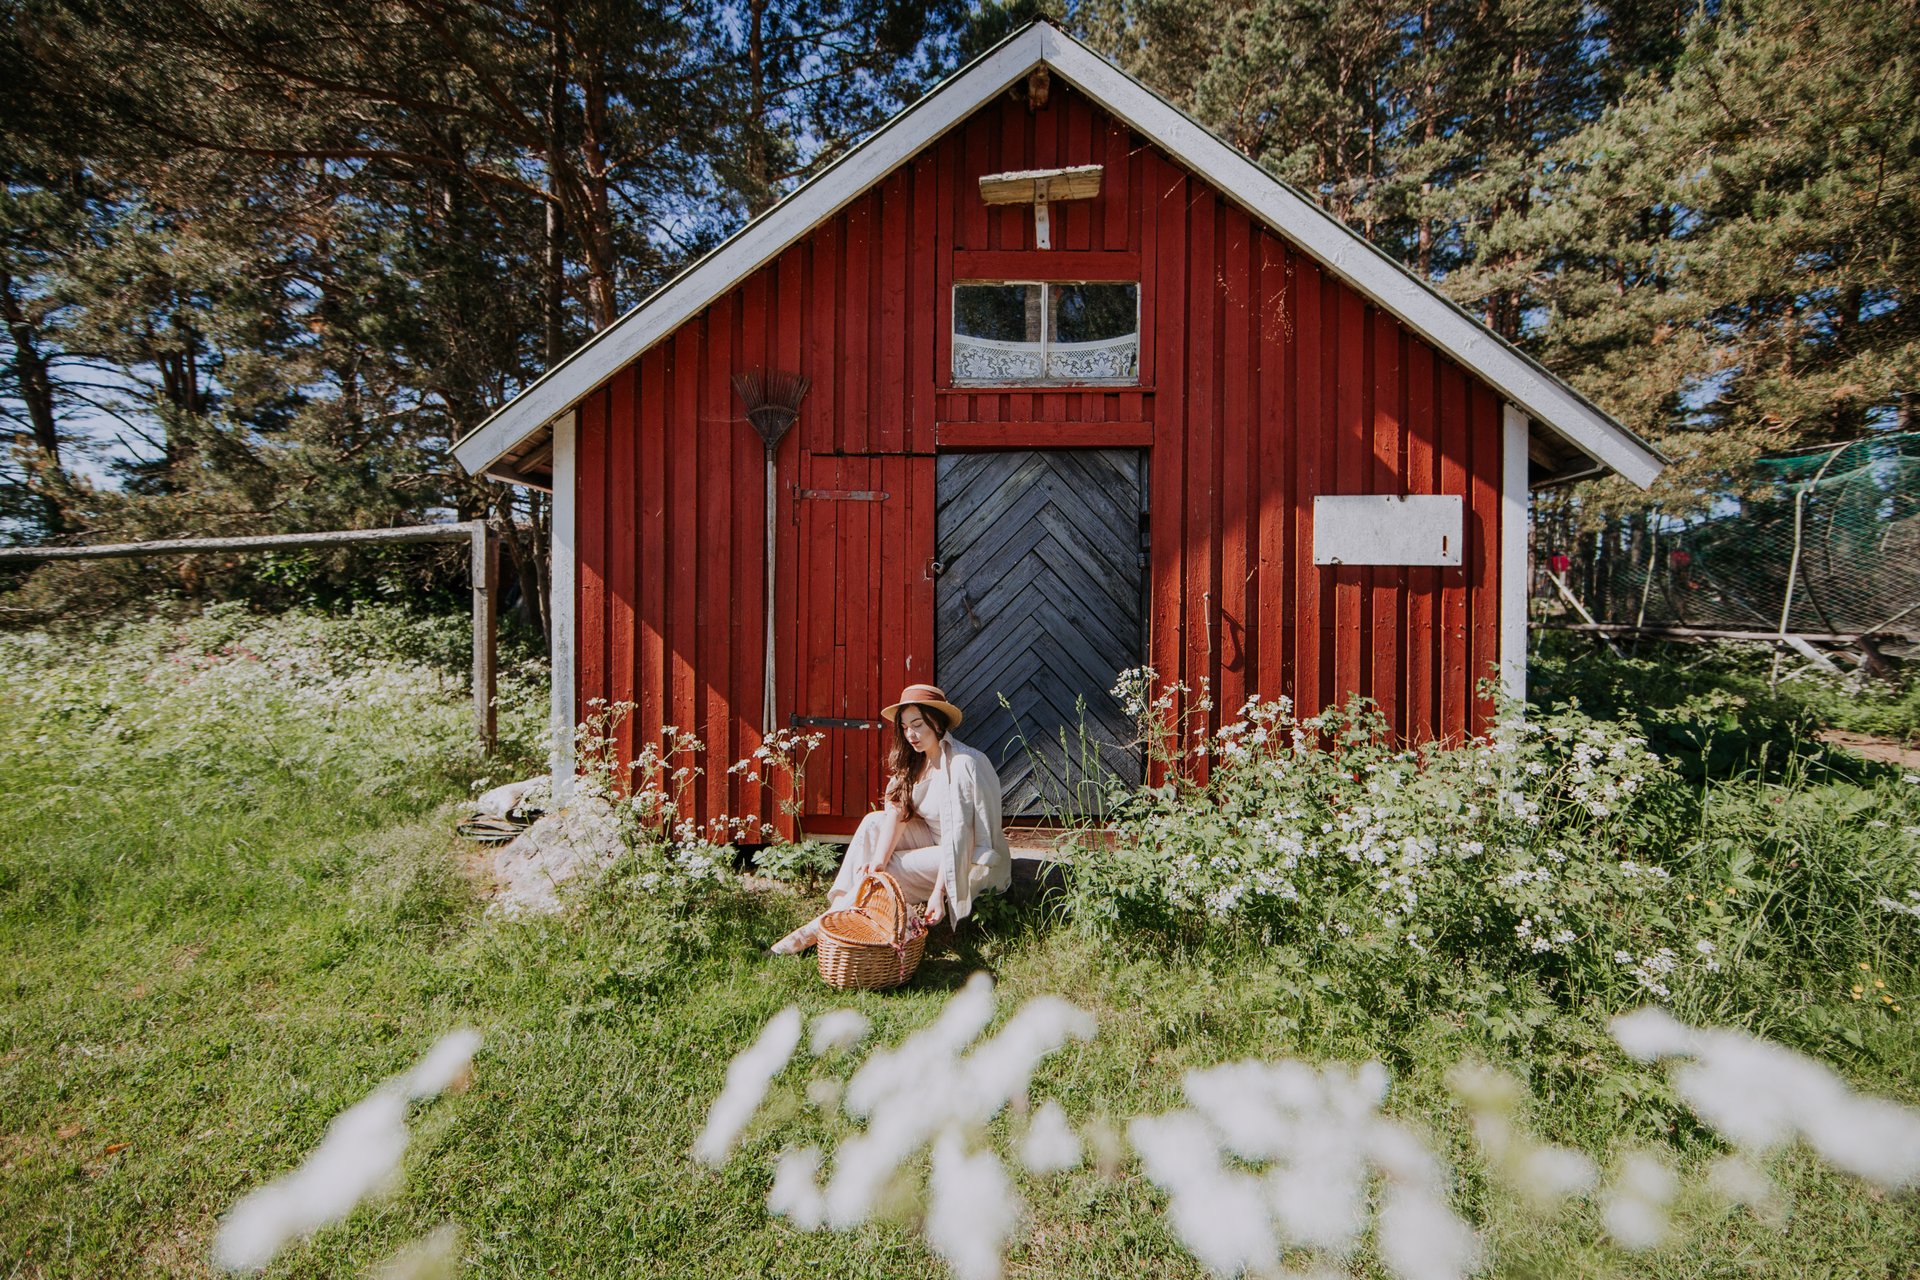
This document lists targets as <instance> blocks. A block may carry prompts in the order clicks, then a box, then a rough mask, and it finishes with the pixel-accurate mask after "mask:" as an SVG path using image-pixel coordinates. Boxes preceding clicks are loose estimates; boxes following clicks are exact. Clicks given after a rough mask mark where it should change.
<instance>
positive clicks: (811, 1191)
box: [767, 1147, 827, 1231]
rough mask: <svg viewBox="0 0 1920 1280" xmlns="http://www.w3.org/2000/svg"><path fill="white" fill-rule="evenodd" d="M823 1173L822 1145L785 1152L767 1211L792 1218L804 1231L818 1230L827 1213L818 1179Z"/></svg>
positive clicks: (775, 1170) (775, 1175) (775, 1176)
mask: <svg viewBox="0 0 1920 1280" xmlns="http://www.w3.org/2000/svg"><path fill="white" fill-rule="evenodd" d="M819 1172H820V1148H818V1147H801V1148H799V1149H798V1150H794V1149H789V1150H786V1151H782V1152H781V1153H780V1161H779V1163H778V1164H776V1165H775V1166H774V1169H773V1186H772V1188H771V1189H770V1190H769V1191H768V1192H767V1212H768V1213H771V1214H773V1215H774V1216H776V1217H781V1218H787V1219H789V1220H791V1221H792V1223H793V1225H794V1226H796V1227H798V1228H800V1229H801V1230H802V1231H816V1230H818V1229H819V1227H820V1224H821V1222H822V1221H823V1220H824V1219H825V1218H826V1215H827V1206H826V1201H825V1200H824V1199H823V1198H822V1197H821V1195H820V1184H819V1182H818V1180H817V1175H818V1174H819Z"/></svg>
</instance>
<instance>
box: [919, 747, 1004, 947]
mask: <svg viewBox="0 0 1920 1280" xmlns="http://www.w3.org/2000/svg"><path fill="white" fill-rule="evenodd" d="M940 765H941V767H940V774H941V782H942V783H943V784H944V785H937V786H934V787H929V788H928V799H929V800H930V801H932V802H933V803H937V804H938V805H939V806H940V824H939V825H940V855H941V857H940V865H941V868H942V871H943V875H942V880H943V881H944V883H945V884H946V887H947V907H948V911H949V912H950V913H951V914H950V918H951V919H953V920H955V921H960V920H964V919H966V918H967V916H968V915H969V914H971V913H972V911H973V896H974V894H975V893H1004V892H1005V891H1006V888H1007V886H1008V885H1010V884H1012V883H1013V850H1012V848H1011V847H1009V846H1008V844H1007V833H1006V831H1005V829H1004V828H1002V826H1001V825H1000V775H999V774H998V773H997V772H995V771H994V767H993V761H992V760H991V759H989V758H988V757H987V753H986V752H984V751H977V750H975V749H974V748H972V747H970V746H968V745H967V744H966V743H964V742H961V741H959V740H958V739H956V738H955V737H954V736H953V735H952V734H948V735H947V736H946V737H944V738H942V739H941V740H940ZM963 873H964V874H963Z"/></svg>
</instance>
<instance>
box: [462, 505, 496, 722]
mask: <svg viewBox="0 0 1920 1280" xmlns="http://www.w3.org/2000/svg"><path fill="white" fill-rule="evenodd" d="M468 525H469V526H470V527H471V529H472V530H473V533H472V555H471V565H470V567H469V577H470V578H471V580H472V584H473V720H474V729H475V731H476V732H477V733H478V734H479V737H480V749H481V750H482V751H484V752H486V753H487V754H488V755H491V754H493V750H494V748H495V747H496V746H498V745H499V737H500V734H499V716H498V713H497V712H496V711H495V709H494V705H493V704H494V697H495V695H496V693H497V692H498V683H497V680H496V678H495V673H494V667H495V660H496V659H497V658H498V656H499V645H498V631H497V628H496V626H495V623H496V621H497V617H498V613H499V607H498V603H497V599H498V590H497V589H498V586H499V582H500V542H499V539H497V538H495V537H494V534H493V530H492V529H491V528H489V527H488V525H487V522H486V521H485V520H471V521H468Z"/></svg>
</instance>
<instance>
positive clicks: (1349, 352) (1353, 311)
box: [1332, 285, 1370, 704]
mask: <svg viewBox="0 0 1920 1280" xmlns="http://www.w3.org/2000/svg"><path fill="white" fill-rule="evenodd" d="M1337 305H1338V308H1339V332H1338V338H1337V345H1338V349H1339V356H1338V362H1339V363H1338V370H1339V372H1338V374H1337V380H1336V382H1335V384H1334V412H1335V415H1336V417H1335V441H1336V443H1335V446H1334V457H1335V464H1334V465H1335V466H1336V468H1337V472H1336V476H1335V485H1336V486H1337V487H1335V488H1333V489H1332V492H1337V493H1365V492H1366V487H1365V486H1366V484H1367V480H1368V478H1369V474H1370V468H1369V466H1368V448H1367V436H1368V432H1367V421H1366V418H1365V412H1366V405H1365V392H1366V390H1367V381H1366V341H1367V328H1366V325H1367V316H1366V312H1367V308H1366V303H1365V302H1363V301H1362V300H1361V297H1360V295H1359V294H1358V293H1355V292H1354V291H1353V290H1352V289H1350V288H1348V287H1346V286H1345V285H1341V286H1339V292H1338V303H1337ZM1366 575H1367V571H1366V569H1364V568H1352V567H1348V566H1346V565H1341V566H1338V567H1337V568H1336V569H1335V570H1334V602H1333V627H1334V642H1333V643H1334V649H1333V654H1334V656H1333V700H1334V701H1335V702H1336V703H1340V704H1344V703H1345V702H1346V701H1347V699H1348V698H1351V697H1352V696H1353V695H1354V694H1356V693H1363V692H1365V689H1364V687H1363V675H1362V672H1363V667H1362V665H1361V653H1360V646H1361V644H1362V643H1363V641H1362V639H1361V634H1360V611H1361V597H1362V595H1363V593H1364V592H1365V589H1366Z"/></svg>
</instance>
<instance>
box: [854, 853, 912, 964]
mask: <svg viewBox="0 0 1920 1280" xmlns="http://www.w3.org/2000/svg"><path fill="white" fill-rule="evenodd" d="M876 897H884V898H885V903H884V909H885V911H886V913H887V925H888V927H889V928H890V929H892V931H893V946H894V948H895V949H896V950H898V949H899V948H901V947H903V946H905V945H906V941H907V900H906V898H905V896H904V895H902V894H901V892H900V882H899V881H897V880H895V879H894V878H893V877H892V876H890V875H888V874H887V873H886V872H884V871H869V872H867V875H866V878H865V879H864V880H862V881H861V882H860V888H859V889H858V891H856V892H855V894H854V898H853V905H854V906H855V907H856V908H858V907H864V906H866V905H867V904H868V902H870V901H871V900H872V899H874V898H876Z"/></svg>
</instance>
